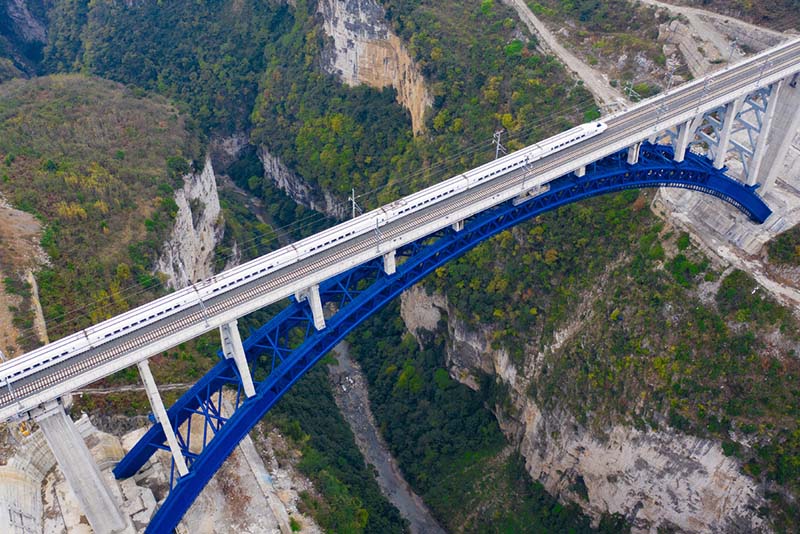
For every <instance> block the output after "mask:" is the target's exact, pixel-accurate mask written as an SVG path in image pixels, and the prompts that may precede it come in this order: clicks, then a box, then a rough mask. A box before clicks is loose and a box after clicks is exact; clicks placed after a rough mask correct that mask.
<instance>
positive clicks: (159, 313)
mask: <svg viewBox="0 0 800 534" xmlns="http://www.w3.org/2000/svg"><path fill="white" fill-rule="evenodd" d="M156 315H164V312H163V311H160V312H158V313H157V314H156ZM114 333H115V334H116V332H114Z"/></svg>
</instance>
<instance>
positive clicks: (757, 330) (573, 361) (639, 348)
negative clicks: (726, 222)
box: [428, 192, 800, 530]
mask: <svg viewBox="0 0 800 534" xmlns="http://www.w3.org/2000/svg"><path fill="white" fill-rule="evenodd" d="M637 195H638V194H637V193H636V192H625V193H622V194H619V195H616V196H607V197H600V198H597V199H594V200H590V201H586V202H582V203H580V204H576V205H572V206H567V207H564V208H561V209H560V210H558V211H556V212H553V213H548V214H545V215H543V216H541V217H539V218H538V219H536V220H535V221H533V222H531V223H527V224H524V225H520V226H519V227H517V228H515V229H513V230H512V231H508V232H504V233H503V234H501V235H500V236H498V237H497V238H495V239H493V240H492V241H491V242H489V243H485V244H483V245H481V246H479V247H477V248H476V249H475V250H474V251H472V252H470V253H469V254H468V255H467V256H466V257H465V258H463V259H461V260H458V261H456V262H451V263H450V264H448V265H447V266H446V267H444V268H442V269H440V270H439V271H437V273H436V275H435V276H434V277H433V278H432V279H431V280H429V282H428V283H429V284H430V285H432V286H433V287H435V288H437V289H439V290H440V291H442V292H444V293H445V294H447V295H448V299H449V301H450V303H451V304H453V305H454V306H455V307H456V309H457V310H459V313H460V314H461V318H462V319H464V320H466V321H467V322H468V323H469V324H471V325H473V327H477V326H478V325H479V324H481V325H486V324H487V323H489V324H491V325H492V327H491V328H492V331H493V332H495V339H494V343H495V344H496V346H497V347H504V348H506V349H507V350H508V351H509V353H510V354H511V355H512V357H513V358H514V359H515V361H517V362H519V363H521V362H522V361H523V358H524V357H525V355H526V354H529V353H530V352H532V351H544V352H545V354H546V356H545V358H544V360H543V361H542V362H541V363H540V365H542V371H541V374H540V375H539V377H538V379H537V380H536V381H535V382H534V383H532V384H531V389H530V395H531V396H532V397H533V398H534V399H535V400H536V401H537V403H538V404H539V405H540V406H542V407H543V408H544V409H546V410H557V409H563V408H565V407H566V408H567V409H568V410H569V411H570V412H571V413H572V414H573V416H574V417H575V418H576V419H577V421H578V422H579V423H581V424H584V425H587V426H590V427H591V428H593V429H595V430H596V431H597V432H600V433H602V432H603V430H604V429H605V428H607V427H608V425H609V424H610V423H613V422H623V423H626V424H632V425H635V426H637V427H639V428H647V427H652V428H663V427H664V426H666V425H668V426H671V427H673V428H676V429H678V430H681V431H684V432H688V433H691V434H694V435H700V436H708V437H712V438H716V439H718V440H720V441H721V442H722V443H723V444H725V449H724V450H725V452H726V453H727V454H730V455H734V456H736V457H737V458H738V459H740V460H741V461H742V463H743V464H744V465H745V471H746V472H747V473H749V474H751V475H754V476H757V477H758V476H761V477H765V478H767V479H770V480H774V481H776V482H778V483H780V484H783V485H785V487H787V488H788V489H789V490H790V491H792V492H796V491H798V489H800V487H798V480H800V478H799V477H800V471H798V469H800V440H798V436H800V426H799V425H800V418H798V415H800V412H799V411H798V406H800V390H798V389H797V388H796V387H795V385H796V384H797V381H798V379H800V362H798V360H797V358H796V357H793V356H794V349H793V347H794V346H796V343H797V341H798V340H800V329H798V323H797V320H796V319H795V318H794V317H793V316H792V313H791V311H790V310H788V309H786V308H784V307H783V306H780V305H779V304H777V303H776V302H775V301H774V300H773V299H771V298H770V297H768V296H766V295H765V294H764V292H763V290H761V289H760V288H758V286H757V284H756V283H755V282H754V281H752V280H751V279H750V278H749V277H748V276H747V275H745V274H744V273H742V272H739V271H734V272H733V273H730V274H729V275H728V276H726V277H725V278H723V279H722V280H719V276H718V274H717V273H715V272H714V271H712V270H710V267H709V263H708V260H707V259H706V258H705V257H703V255H702V254H701V253H700V252H699V251H697V250H696V249H694V248H693V247H692V246H691V244H690V242H689V241H688V240H687V239H686V237H685V236H682V235H681V236H677V237H676V236H674V235H672V234H671V233H665V232H664V231H663V229H662V224H661V223H660V222H658V221H657V220H656V219H655V218H654V217H653V215H652V214H651V213H650V212H649V210H646V209H642V208H643V207H644V206H646V205H647V199H646V197H644V196H637ZM675 249H678V250H679V252H673V253H672V254H674V255H672V256H671V257H669V256H668V255H667V254H666V252H665V250H675ZM509 258H514V259H515V260H514V261H508V259H509ZM587 259H588V260H587ZM709 291H710V292H713V293H715V294H716V297H715V299H714V301H712V302H709V301H708V300H707V299H706V300H703V299H701V298H700V295H702V294H703V293H705V292H709ZM565 328H571V329H574V330H573V331H574V334H573V335H572V336H571V338H569V339H568V340H567V341H566V342H565V343H564V344H563V346H562V347H561V348H560V349H559V350H557V351H555V352H550V351H547V350H545V348H546V347H547V346H549V345H550V344H551V343H552V340H553V335H554V332H556V331H563V330H564V329H565ZM787 355H788V357H787ZM731 432H734V433H736V434H731ZM733 435H748V439H749V440H752V442H751V443H752V445H751V446H749V447H746V446H744V445H743V442H742V441H741V440H739V441H738V442H734V441H732V440H731V436H733ZM792 506H793V505H790V504H789V502H788V501H786V500H783V499H782V498H780V497H779V495H778V494H776V495H775V496H774V499H773V501H772V504H771V508H770V518H771V520H772V521H773V522H774V524H775V525H776V528H779V529H781V528H782V529H789V530H791V529H792V528H794V526H796V522H795V520H796V519H795V518H796V517H797V510H796V509H794V508H792Z"/></svg>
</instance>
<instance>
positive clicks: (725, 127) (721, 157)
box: [714, 96, 745, 169]
mask: <svg viewBox="0 0 800 534" xmlns="http://www.w3.org/2000/svg"><path fill="white" fill-rule="evenodd" d="M744 99H745V97H744V96H740V97H739V98H737V99H736V100H734V101H733V102H728V104H727V105H726V106H725V121H724V122H723V123H722V133H720V137H719V145H718V146H717V153H716V154H715V155H714V168H715V169H721V168H722V167H724V166H725V155H726V154H727V153H728V143H730V140H731V131H732V130H733V123H734V122H736V115H738V114H739V111H740V110H741V109H742V104H744Z"/></svg>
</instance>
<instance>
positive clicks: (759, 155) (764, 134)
mask: <svg viewBox="0 0 800 534" xmlns="http://www.w3.org/2000/svg"><path fill="white" fill-rule="evenodd" d="M782 88H783V80H780V81H778V82H777V83H775V84H774V85H773V86H772V95H770V99H769V100H770V101H769V103H768V104H767V112H766V113H765V114H764V117H763V118H762V123H761V131H760V132H759V134H758V141H757V142H756V146H755V150H754V151H753V159H752V160H751V161H750V168H749V169H748V173H747V185H755V184H756V183H757V181H758V174H759V170H760V169H761V163H762V162H763V161H764V153H765V152H766V151H767V150H766V147H767V138H768V137H769V134H770V130H771V129H772V122H773V118H774V117H775V108H777V107H778V102H779V101H780V97H781V89H782ZM787 133H788V132H787ZM772 164H773V165H780V164H781V162H778V161H773V162H772Z"/></svg>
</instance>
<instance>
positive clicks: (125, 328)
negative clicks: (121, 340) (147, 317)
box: [122, 324, 130, 330]
mask: <svg viewBox="0 0 800 534" xmlns="http://www.w3.org/2000/svg"><path fill="white" fill-rule="evenodd" d="M128 328H130V325H127V324H126V325H125V326H123V327H122V329H123V330H127V329H128Z"/></svg>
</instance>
